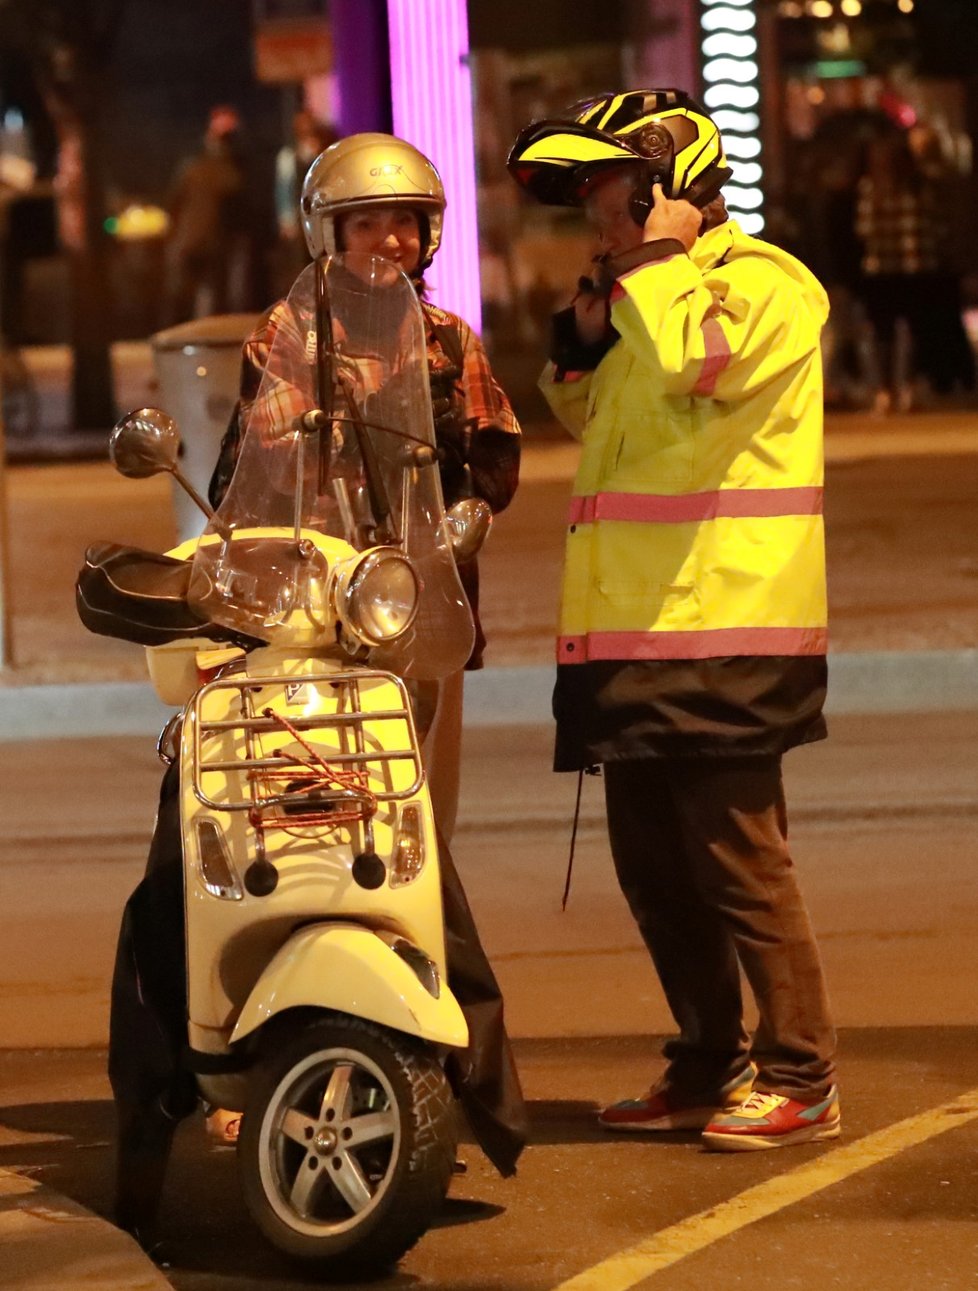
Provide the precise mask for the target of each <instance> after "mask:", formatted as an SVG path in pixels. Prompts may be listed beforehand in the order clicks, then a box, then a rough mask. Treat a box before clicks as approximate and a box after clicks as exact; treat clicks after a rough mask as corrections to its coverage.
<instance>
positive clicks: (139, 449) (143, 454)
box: [109, 408, 180, 480]
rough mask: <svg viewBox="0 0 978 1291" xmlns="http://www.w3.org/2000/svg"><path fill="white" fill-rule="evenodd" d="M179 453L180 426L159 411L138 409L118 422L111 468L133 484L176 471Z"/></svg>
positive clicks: (112, 442)
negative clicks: (163, 472) (133, 481)
mask: <svg viewBox="0 0 978 1291" xmlns="http://www.w3.org/2000/svg"><path fill="white" fill-rule="evenodd" d="M179 452H180V432H179V431H178V430H177V423H176V422H175V421H174V420H173V418H172V417H168V416H167V415H166V413H165V412H161V411H160V410H159V408H137V409H136V411H135V412H130V413H128V414H127V415H126V416H125V417H123V418H122V420H121V421H117V422H116V424H115V425H114V426H113V428H112V433H111V434H110V435H109V457H110V458H111V459H112V465H113V466H114V467H115V469H116V470H117V471H118V472H119V474H120V475H125V476H126V477H127V478H128V479H131V480H142V479H145V478H146V477H147V476H149V475H159V474H160V472H161V471H173V470H174V469H175V467H176V464H177V456H178V454H179Z"/></svg>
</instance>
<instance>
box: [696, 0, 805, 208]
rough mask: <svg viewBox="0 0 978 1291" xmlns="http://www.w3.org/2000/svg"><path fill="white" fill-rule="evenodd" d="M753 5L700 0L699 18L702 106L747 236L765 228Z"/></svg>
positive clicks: (750, 0)
mask: <svg viewBox="0 0 978 1291" xmlns="http://www.w3.org/2000/svg"><path fill="white" fill-rule="evenodd" d="M825 2H826V3H827V0H825ZM757 3H758V0H703V3H702V7H701V15H702V16H701V19H700V28H701V35H702V50H703V58H704V64H703V81H704V90H703V102H704V105H705V106H706V108H707V110H708V111H709V112H710V114H711V116H712V117H713V120H714V121H715V122H716V124H717V128H718V129H719V130H720V132H721V134H722V135H723V143H724V148H725V150H726V153H727V156H728V158H729V159H730V164H731V169H732V171H733V174H732V175H731V179H730V182H729V183H727V184H726V185H724V189H723V195H724V198H725V199H726V204H727V210H728V211H729V212H730V214H731V215H732V216H733V217H734V219H736V220H737V221H738V222H739V223H740V225H741V227H742V228H743V229H745V230H746V232H748V233H759V232H760V231H761V230H762V229H763V228H764V214H763V206H764V194H763V192H762V191H761V189H760V187H759V185H760V183H761V182H762V179H763V174H764V170H763V166H762V164H761V141H760V138H759V137H758V136H759V131H760V126H761V119H760V113H759V112H758V111H757V110H756V109H757V108H758V106H759V104H760V98H761V90H760V72H759V69H758V59H757V40H756V38H755V36H754V34H753V32H754V27H755V24H756V21H757V14H756V7H757ZM782 8H783V6H782ZM800 13H801V5H800V4H798V14H799V15H800ZM752 109H754V110H752Z"/></svg>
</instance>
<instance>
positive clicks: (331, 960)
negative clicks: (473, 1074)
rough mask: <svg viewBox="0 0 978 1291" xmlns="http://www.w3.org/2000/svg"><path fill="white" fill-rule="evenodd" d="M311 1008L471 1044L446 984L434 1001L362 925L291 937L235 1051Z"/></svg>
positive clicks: (258, 991) (259, 989) (248, 1007)
mask: <svg viewBox="0 0 978 1291" xmlns="http://www.w3.org/2000/svg"><path fill="white" fill-rule="evenodd" d="M308 1006H314V1007H317V1008H324V1009H334V1010H336V1011H337V1012H341V1013H348V1014H351V1015H353V1016H354V1017H360V1018H366V1019H368V1020H369V1021H371V1022H377V1023H379V1024H380V1025H381V1026H387V1027H391V1028H393V1029H394V1030H395V1031H405V1032H407V1033H408V1034H409V1035H416V1036H419V1037H420V1038H421V1039H422V1040H427V1041H430V1042H431V1043H432V1044H443V1045H449V1046H451V1047H453V1048H463V1047H464V1046H465V1045H466V1044H468V1027H467V1026H466V1023H465V1018H464V1016H463V1014H462V1010H461V1009H460V1007H459V1005H458V1002H457V1000H456V999H455V997H454V995H452V993H451V991H450V990H449V989H448V987H447V985H446V983H445V982H444V981H442V983H441V990H440V993H439V996H438V998H437V999H435V998H434V996H432V995H430V994H429V993H428V991H427V990H426V989H425V988H424V987H423V986H422V985H421V982H420V981H419V980H418V978H417V977H416V976H415V974H414V973H413V972H412V970H411V969H410V968H409V967H408V965H407V964H406V963H405V962H404V960H403V959H401V958H400V956H399V955H397V954H395V952H394V951H393V950H391V948H390V946H389V945H388V944H387V943H386V942H385V941H382V940H381V939H380V938H379V937H378V936H377V935H376V934H375V933H373V932H371V931H370V929H368V928H362V927H358V926H357V925H355V924H315V925H312V926H310V927H307V928H303V929H301V930H300V931H299V932H297V933H296V934H295V935H294V936H293V937H291V938H290V939H289V941H288V942H286V944H285V945H284V946H282V948H281V949H280V950H279V952H278V954H276V955H275V957H274V958H273V959H272V961H271V963H270V964H269V965H268V967H267V968H266V969H265V971H264V972H263V973H262V974H261V976H260V977H259V979H258V981H257V982H256V983H255V986H254V989H253V990H252V992H251V994H250V996H249V997H248V1000H247V1002H246V1003H245V1006H244V1008H243V1009H242V1010H241V1015H240V1017H239V1018H238V1021H237V1024H236V1026H235V1028H234V1031H233V1033H232V1035H231V1043H232V1044H233V1043H234V1042H235V1041H236V1040H241V1039H243V1038H244V1037H245V1036H246V1035H249V1034H250V1033H251V1032H252V1031H254V1030H256V1029H257V1028H258V1027H260V1026H262V1025H263V1024H264V1023H265V1022H267V1021H268V1020H269V1018H271V1017H274V1016H275V1015H276V1014H277V1013H282V1012H284V1011H285V1010H286V1009H291V1008H299V1007H308Z"/></svg>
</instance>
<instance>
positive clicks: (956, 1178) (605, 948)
mask: <svg viewBox="0 0 978 1291" xmlns="http://www.w3.org/2000/svg"><path fill="white" fill-rule="evenodd" d="M832 734H833V738H832V739H830V740H829V741H827V742H825V743H824V744H822V745H819V746H813V747H812V748H809V749H804V750H799V751H797V752H796V753H794V754H792V755H791V756H790V757H789V758H788V759H787V760H786V769H787V776H788V790H789V803H790V804H791V807H792V821H793V827H792V837H793V848H794V852H795V857H796V860H797V862H798V864H799V866H800V868H801V872H802V876H803V882H804V885H805V888H806V891H807V894H808V897H809V902H810V905H811V909H812V914H813V919H814V922H815V925H816V928H817V930H818V933H819V936H820V940H821V944H822V947H823V953H824V957H825V962H826V969H827V974H828V978H829V983H830V989H831V993H832V996H833V1000H834V1005H835V1010H836V1015H837V1019H838V1021H839V1023H840V1026H841V1046H840V1085H841V1090H842V1101H843V1117H844V1137H843V1138H842V1140H840V1141H839V1143H838V1144H831V1145H826V1146H823V1147H810V1148H797V1149H792V1150H790V1151H784V1152H774V1153H758V1154H750V1155H747V1156H746V1157H744V1156H733V1157H727V1156H714V1155H708V1154H705V1153H703V1152H701V1151H700V1149H699V1146H698V1144H697V1142H696V1140H695V1138H694V1137H692V1136H689V1135H669V1136H664V1137H663V1138H662V1139H661V1140H655V1141H643V1140H640V1139H635V1138H623V1139H616V1138H614V1137H611V1136H607V1135H605V1134H603V1133H600V1132H599V1131H598V1130H597V1128H596V1126H595V1124H594V1112H595V1109H596V1108H597V1106H598V1105H599V1104H600V1103H601V1102H602V1101H604V1100H609V1099H613V1098H618V1097H622V1096H627V1095H629V1094H634V1093H637V1092H639V1091H641V1090H642V1089H643V1088H644V1087H646V1085H647V1084H648V1083H649V1082H650V1081H651V1079H653V1078H654V1076H655V1074H656V1072H657V1070H658V1067H659V1062H658V1058H657V1050H658V1044H659V1041H658V1040H657V1039H656V1038H655V1037H656V1036H660V1035H662V1034H663V1033H665V1032H666V1031H667V1029H668V1028H669V1021H668V1017H667V1015H666V1012H665V1009H664V1006H663V1003H662V1000H661V996H660V994H659V991H658V987H657V985H656V983H655V979H654V976H653V974H652V971H651V968H650V966H649V964H648V962H647V959H646V957H645V954H644V952H643V951H642V949H641V947H640V946H639V945H638V942H637V938H636V936H635V933H634V930H633V928H632V926H631V922H630V920H629V917H628V915H627V912H626V911H625V910H624V907H623V903H622V901H621V898H620V896H618V895H617V893H616V891H615V889H614V883H613V879H612V876H611V869H610V862H609V858H608V855H607V848H606V845H605V843H604V838H603V833H602V830H601V828H600V824H599V822H600V787H599V785H597V784H594V783H589V784H588V785H587V786H586V789H587V795H586V798H585V804H584V820H585V828H584V831H583V836H582V839H581V842H580V848H579V854H578V860H577V865H576V873H575V882H574V889H573V892H572V897H571V903H570V907H569V909H568V911H567V913H566V914H561V913H560V909H559V899H560V890H561V886H562V880H563V868H564V863H565V860H566V844H567V838H568V833H569V819H570V809H571V806H572V798H573V782H572V780H571V779H570V778H567V777H554V776H552V775H551V774H550V772H549V771H548V769H547V750H548V746H549V740H550V733H549V731H548V730H546V729H545V728H526V727H524V728H484V729H480V730H477V731H472V732H470V733H469V735H468V739H467V745H466V763H465V780H464V790H463V809H462V820H463V827H462V828H461V830H460V831H459V834H458V835H457V838H456V848H455V850H456V854H457V859H458V863H459V866H460V868H461V870H462V872H463V874H464V878H465V882H466V886H467V889H468V892H469V896H470V900H471V902H472V905H473V908H474V910H475V912H476V915H477V918H478V920H479V923H480V927H481V930H482V935H483V938H484V940H485V942H486V945H487V948H488V949H489V951H490V954H491V956H492V959H493V962H494V964H495V966H496V969H497V972H498V974H499V977H500V980H501V982H502V984H503V988H504V991H505V994H506V999H507V1010H508V1017H509V1023H510V1028H511V1031H512V1032H513V1034H514V1036H515V1037H516V1047H517V1055H518V1061H519V1065H520V1070H521V1072H522V1075H523V1080H524V1084H525V1087H526V1092H527V1096H528V1098H529V1099H530V1101H531V1112H532V1117H533V1143H532V1146H531V1147H530V1148H529V1149H528V1151H527V1153H526V1155H525V1157H524V1162H523V1164H522V1165H521V1168H520V1172H519V1174H518V1176H517V1178H516V1179H515V1180H510V1181H503V1180H500V1179H498V1178H497V1177H496V1176H495V1175H494V1174H493V1173H492V1171H491V1169H490V1168H489V1167H488V1166H487V1165H486V1163H485V1162H484V1161H483V1160H482V1159H481V1157H480V1155H479V1153H478V1152H477V1151H476V1149H474V1148H473V1147H467V1148H465V1149H463V1156H464V1158H465V1160H466V1162H467V1164H468V1173H467V1174H465V1175H464V1176H460V1177H458V1178H457V1179H456V1180H455V1181H454V1183H453V1186H452V1193H451V1199H450V1202H449V1204H448V1206H447V1208H446V1211H445V1213H444V1215H443V1216H442V1217H441V1219H440V1220H439V1222H438V1223H437V1225H436V1226H435V1227H434V1228H433V1230H432V1231H431V1232H430V1233H428V1234H427V1235H426V1237H425V1238H424V1239H423V1240H422V1242H421V1243H420V1244H419V1245H418V1246H417V1247H416V1248H415V1250H414V1251H413V1252H411V1253H410V1254H409V1255H408V1256H407V1257H406V1258H405V1260H404V1261H403V1262H402V1265H401V1266H400V1268H399V1270H398V1272H397V1273H396V1274H395V1275H394V1276H392V1277H390V1278H386V1279H382V1280H380V1281H379V1282H376V1283H374V1284H373V1285H374V1286H377V1287H379V1288H382V1289H383V1291H387V1288H397V1287H413V1286H416V1287H419V1288H421V1287H426V1288H432V1289H437V1291H449V1289H451V1291H490V1288H492V1289H493V1291H537V1289H539V1291H542V1289H543V1288H558V1287H560V1288H564V1291H612V1289H613V1288H615V1287H619V1286H620V1287H622V1288H624V1287H630V1286H636V1285H641V1286H648V1287H652V1288H659V1287H662V1288H666V1289H667V1291H673V1289H677V1291H693V1289H694V1288H695V1291H703V1289H704V1288H712V1287H714V1286H720V1285H724V1286H726V1285H730V1286H734V1287H736V1286H741V1285H743V1286H747V1285H750V1286H751V1287H752V1288H755V1289H757V1291H782V1288H801V1289H802V1291H823V1288H825V1287H831V1286H840V1287H844V1288H856V1287H858V1288H862V1287H866V1288H873V1289H874V1291H875V1289H876V1288H880V1289H881V1291H911V1289H912V1291H919V1288H920V1287H922V1286H925V1287H927V1288H928V1289H930V1288H936V1289H939V1291H945V1289H946V1291H959V1289H960V1288H967V1287H971V1286H973V1285H975V1283H976V1281H978V1278H976V1272H978V1154H976V1148H978V1134H976V1128H975V1127H976V1124H978V1121H976V1119H975V1118H976V1117H978V1059H976V1057H975V1026H976V1023H978V995H976V993H975V990H974V985H973V979H974V944H975V938H976V934H978V895H976V890H975V885H974V873H975V867H976V862H978V838H976V829H975V824H976V820H978V784H976V778H975V776H974V746H975V737H976V735H978V714H974V713H962V714H958V715H947V714H920V715H914V716H911V717H905V716H903V717H896V716H891V717H882V716H876V717H866V718H845V719H841V718H840V719H837V720H836V721H835V722H834V723H833V732H832ZM157 777H158V769H157V767H156V766H154V764H153V757H152V754H151V752H150V751H148V750H146V749H145V746H144V745H142V743H141V742H140V741H136V740H95V741H90V742H88V743H87V744H86V743H84V742H65V743H58V742H48V743H46V744H35V745H24V746H20V747H17V746H0V781H2V783H3V784H4V786H5V789H6V790H8V791H9V797H7V818H6V833H5V839H4V842H5V848H4V852H3V857H2V860H0V888H2V891H3V894H4V900H3V903H2V905H0V946H2V947H3V953H2V955H0V1034H2V1035H4V1036H5V1037H6V1044H7V1045H8V1046H9V1045H11V1044H14V1045H18V1046H20V1047H19V1048H18V1049H15V1050H12V1049H7V1050H6V1051H5V1052H3V1053H0V1091H2V1093H0V1167H7V1168H14V1167H16V1168H18V1169H27V1170H29V1171H32V1172H36V1174H37V1175H38V1177H39V1178H40V1179H42V1180H43V1181H44V1182H45V1183H48V1184H49V1185H51V1186H52V1187H54V1188H56V1189H57V1190H59V1191H60V1192H62V1193H65V1194H67V1195H68V1196H70V1197H72V1198H74V1199H76V1200H78V1201H80V1202H82V1203H83V1204H84V1205H86V1206H89V1207H90V1208H92V1209H93V1210H95V1211H96V1212H99V1213H103V1214H105V1213H107V1210H108V1204H109V1187H110V1178H111V1149H110V1138H111V1114H110V1107H109V1104H108V1101H107V1100H108V1089H107V1085H106V1081H105V1077H104V1055H103V1053H102V1051H101V1050H102V1046H103V1045H104V1037H105V1021H106V1006H107V988H108V975H109V972H110V967H111V956H112V944H113V940H114V934H115V928H116V924H117V920H118V914H119V909H120V907H121V903H122V900H123V898H124V895H125V893H126V892H127V891H128V889H129V887H130V886H131V885H132V883H133V882H134V881H135V879H136V877H137V876H138V873H139V870H140V867H141V864H142V857H143V854H144V848H145V841H146V837H147V834H148V827H149V817H150V814H151V810H152V798H153V792H154V787H155V783H156V780H157ZM117 795H118V796H117ZM5 796H6V795H5ZM42 799H43V802H44V811H43V813H42V812H41V811H39V810H38V808H37V803H38V802H39V801H41V800H42ZM114 801H116V802H119V803H120V804H122V806H121V808H120V809H119V810H117V811H113V810H110V805H111V804H112V803H113V802H114ZM69 1043H70V1044H74V1045H77V1046H87V1047H86V1048H76V1049H75V1050H74V1051H72V1052H64V1051H61V1052H58V1051H57V1050H54V1049H52V1048H51V1047H50V1046H55V1045H62V1046H63V1045H65V1044H69ZM955 1100H958V1101H955ZM935 1109H943V1110H935ZM880 1135H882V1136H883V1137H882V1138H880V1137H879V1136H880ZM816 1168H817V1169H818V1170H819V1171H820V1173H819V1174H817V1175H813V1173H812V1171H813V1170H815V1169H816ZM164 1222H165V1225H166V1229H167V1232H168V1235H169V1239H170V1243H171V1246H170V1252H171V1258H172V1266H171V1267H170V1268H169V1269H168V1270H167V1276H168V1278H169V1279H170V1281H171V1282H172V1283H173V1285H174V1286H175V1287H176V1288H178V1291H270V1289H271V1288H275V1291H292V1288H297V1287H302V1286H309V1285H315V1283H313V1282H312V1281H310V1279H309V1278H308V1277H303V1276H302V1275H299V1274H296V1273H295V1272H294V1270H292V1269H291V1268H290V1266H288V1265H287V1263H286V1262H285V1261H284V1260H282V1259H281V1258H280V1257H279V1256H277V1255H276V1254H275V1253H274V1252H272V1251H270V1250H268V1249H267V1248H266V1247H264V1245H263V1244H262V1243H261V1242H260V1240H259V1238H258V1237H257V1236H256V1234H255V1232H254V1230H253V1229H252V1228H251V1225H250V1223H249V1222H248V1221H247V1220H246V1218H245V1217H244V1215H243V1213H242V1209H241V1204H240V1195H239V1190H238V1183H237V1179H236V1175H235V1154H234V1153H233V1151H228V1150H220V1149H213V1148H211V1146H210V1145H209V1143H208V1142H207V1140H206V1139H205V1137H204V1133H203V1125H202V1122H201V1121H200V1120H195V1121H192V1122H190V1123H188V1124H187V1125H186V1126H185V1127H184V1128H183V1129H182V1131H181V1133H180V1135H179V1138H178V1147H177V1153H176V1157H175V1160H174V1164H173V1170H172V1174H171V1179H170V1186H169V1189H168V1193H167V1203H166V1212H165V1217H164ZM636 1246H638V1252H637V1254H636V1253H635V1252H634V1248H635V1247H636ZM629 1250H632V1251H633V1254H632V1255H631V1257H630V1258H629V1259H628V1260H627V1261H626V1260H624V1259H623V1257H622V1255H621V1253H622V1252H623V1251H624V1252H627V1251H629ZM664 1259H665V1260H666V1261H667V1262H666V1263H665V1264H664V1265H663V1264H662V1261H663V1260H664ZM657 1265H658V1266H659V1267H658V1271H654V1272H650V1270H652V1269H653V1268H655V1267H656V1266H657ZM595 1266H597V1267H596V1269H595V1271H594V1272H593V1273H592V1274H591V1275H585V1271H586V1270H588V1269H594V1268H595ZM0 1268H2V1259H0ZM580 1276H584V1281H583V1282H582V1281H580V1280H578V1281H575V1282H572V1283H571V1284H570V1286H566V1285H565V1284H567V1283H568V1281H569V1280H570V1279H572V1278H579V1277H580ZM623 1279H624V1280H623ZM629 1279H631V1280H629ZM51 1291H53V1288H52V1289H51Z"/></svg>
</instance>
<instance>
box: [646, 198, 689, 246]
mask: <svg viewBox="0 0 978 1291" xmlns="http://www.w3.org/2000/svg"><path fill="white" fill-rule="evenodd" d="M652 196H653V198H654V199H655V200H654V204H653V206H652V210H651V211H650V212H649V217H648V219H647V220H646V221H645V230H644V232H643V234H642V241H643V242H656V241H658V239H659V238H675V239H676V241H677V242H681V243H682V244H683V246H684V247H685V248H686V250H687V251H690V250H692V246H693V243H694V242H695V241H696V239H697V238H698V237H699V232H700V225H701V224H702V223H703V212H702V211H699V210H697V208H696V207H695V206H693V204H692V203H691V202H686V201H684V200H683V199H682V198H679V199H678V200H677V201H673V200H672V198H671V197H666V195H665V193H664V192H663V191H662V185H661V184H653V185H652Z"/></svg>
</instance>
